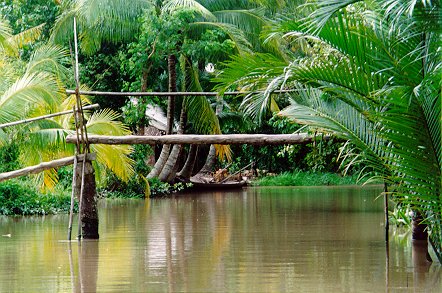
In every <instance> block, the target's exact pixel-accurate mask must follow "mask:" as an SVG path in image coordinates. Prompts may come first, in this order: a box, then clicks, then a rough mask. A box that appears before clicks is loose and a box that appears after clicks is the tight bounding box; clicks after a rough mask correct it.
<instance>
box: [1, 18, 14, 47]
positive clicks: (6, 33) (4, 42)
mask: <svg viewBox="0 0 442 293" xmlns="http://www.w3.org/2000/svg"><path fill="white" fill-rule="evenodd" d="M11 37H12V28H11V27H10V26H9V24H8V22H7V21H6V20H5V19H3V18H0V49H2V51H3V50H5V48H9V46H10V44H9V42H8V40H9V39H10V38H11Z"/></svg>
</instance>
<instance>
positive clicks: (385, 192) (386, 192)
mask: <svg viewBox="0 0 442 293" xmlns="http://www.w3.org/2000/svg"><path fill="white" fill-rule="evenodd" d="M384 213H385V241H387V242H388V231H389V228H390V222H389V220H388V185H387V182H385V181H384Z"/></svg>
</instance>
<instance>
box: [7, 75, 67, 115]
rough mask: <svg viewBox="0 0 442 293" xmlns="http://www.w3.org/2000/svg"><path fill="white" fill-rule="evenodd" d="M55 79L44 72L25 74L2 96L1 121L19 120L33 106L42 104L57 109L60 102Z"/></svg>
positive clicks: (47, 107)
mask: <svg viewBox="0 0 442 293" xmlns="http://www.w3.org/2000/svg"><path fill="white" fill-rule="evenodd" d="M57 91H58V85H57V83H56V82H55V80H54V79H53V78H52V77H51V76H49V75H47V74H44V73H39V74H25V75H24V76H23V77H22V78H20V79H19V80H17V81H16V82H15V83H14V84H13V85H12V86H11V87H10V88H9V89H8V90H7V91H6V92H5V93H3V95H2V96H1V98H0V121H1V123H6V122H11V121H14V120H18V119H20V118H22V117H24V116H25V115H26V113H28V112H29V110H30V109H31V108H34V107H37V106H40V107H43V108H46V109H48V110H51V109H52V110H55V109H57V106H58V105H59V102H60V95H59V93H58V92H57Z"/></svg>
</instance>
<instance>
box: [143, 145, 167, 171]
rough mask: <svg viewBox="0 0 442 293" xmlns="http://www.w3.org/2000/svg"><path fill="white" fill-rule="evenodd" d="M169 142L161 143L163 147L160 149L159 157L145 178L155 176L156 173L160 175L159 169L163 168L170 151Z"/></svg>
mask: <svg viewBox="0 0 442 293" xmlns="http://www.w3.org/2000/svg"><path fill="white" fill-rule="evenodd" d="M170 146H171V145H170V144H165V145H163V148H162V149H161V153H160V157H159V158H158V160H157V161H156V162H155V165H154V166H153V168H152V170H151V171H150V172H149V174H148V175H147V178H149V179H150V178H156V177H158V175H160V173H161V171H162V170H163V168H164V164H166V161H167V158H168V157H169V153H170Z"/></svg>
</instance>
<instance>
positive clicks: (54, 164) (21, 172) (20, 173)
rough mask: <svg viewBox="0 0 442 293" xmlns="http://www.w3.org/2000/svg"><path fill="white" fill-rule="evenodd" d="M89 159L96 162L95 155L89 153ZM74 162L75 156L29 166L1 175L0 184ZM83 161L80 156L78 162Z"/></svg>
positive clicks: (82, 157) (82, 156)
mask: <svg viewBox="0 0 442 293" xmlns="http://www.w3.org/2000/svg"><path fill="white" fill-rule="evenodd" d="M87 158H88V160H95V154H90V153H89V154H87ZM74 160H75V156H72V157H66V158H62V159H57V160H53V161H50V162H43V163H40V164H38V165H35V166H29V167H26V168H23V169H19V170H14V171H10V172H5V173H1V174H0V182H1V181H5V180H9V179H12V178H16V177H20V176H24V175H29V174H37V173H40V172H41V171H44V170H48V169H53V168H59V167H63V166H68V165H72V164H73V163H74ZM83 160H84V155H79V156H78V161H83Z"/></svg>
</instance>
